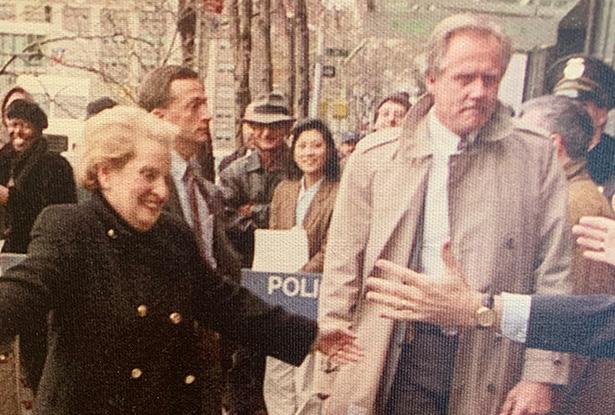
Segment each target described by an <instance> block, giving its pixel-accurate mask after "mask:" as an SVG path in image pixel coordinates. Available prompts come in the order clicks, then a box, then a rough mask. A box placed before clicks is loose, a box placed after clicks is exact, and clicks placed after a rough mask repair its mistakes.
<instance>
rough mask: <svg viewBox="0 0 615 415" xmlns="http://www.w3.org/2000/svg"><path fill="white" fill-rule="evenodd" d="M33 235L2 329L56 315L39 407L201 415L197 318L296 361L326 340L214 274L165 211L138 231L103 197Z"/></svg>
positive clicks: (56, 212) (3, 301)
mask: <svg viewBox="0 0 615 415" xmlns="http://www.w3.org/2000/svg"><path fill="white" fill-rule="evenodd" d="M32 237H33V238H32V242H31V244H30V247H29V249H28V256H27V258H26V259H25V260H24V262H22V263H21V264H20V265H18V266H16V267H14V268H12V269H10V270H9V271H7V272H6V274H5V275H4V276H3V277H1V278H0V334H18V333H19V332H21V331H22V330H24V329H25V328H26V327H28V325H30V324H31V323H32V322H35V321H40V320H41V319H45V318H46V317H47V314H48V312H49V311H51V313H52V318H51V324H50V344H49V352H48V355H47V360H46V364H45V368H44V371H43V376H42V379H41V383H40V386H39V391H38V395H37V401H36V404H35V407H36V412H35V413H37V414H45V415H47V414H49V415H52V414H53V415H63V414H109V415H110V414H140V415H147V414H156V415H164V414H169V415H171V414H173V415H174V414H177V415H180V414H181V415H187V414H195V415H197V414H198V415H200V414H202V413H203V411H202V408H201V405H202V400H203V393H202V390H203V388H204V387H206V386H207V382H208V379H207V378H206V377H205V376H204V375H203V373H204V368H203V367H201V365H200V364H199V362H200V357H199V356H200V355H201V353H200V351H199V350H198V347H199V343H198V341H197V339H198V337H197V335H196V333H197V332H196V331H195V324H196V323H197V322H198V323H199V324H202V325H204V326H207V327H210V328H212V329H214V330H216V331H218V332H220V333H221V334H223V335H225V336H228V337H229V338H232V339H235V340H237V341H238V342H240V343H243V344H245V345H248V346H250V347H253V348H255V349H257V350H261V351H263V352H265V353H268V354H270V355H272V356H275V357H277V358H279V359H282V360H285V361H288V362H290V363H293V364H300V363H301V361H302V360H303V358H304V356H305V355H306V354H307V352H308V349H309V347H310V344H311V342H312V340H313V338H314V336H315V331H316V327H315V325H314V324H313V323H311V322H309V321H307V320H304V319H302V318H300V317H296V316H290V315H288V314H286V313H284V312H283V311H282V310H281V309H279V308H269V307H267V306H265V305H264V304H263V303H262V302H261V301H259V300H257V299H256V298H255V297H253V296H252V295H250V294H249V293H248V292H247V291H245V290H243V289H242V288H239V287H238V286H236V285H234V284H231V283H229V282H227V281H226V280H223V279H221V278H220V277H219V276H218V275H216V274H214V273H213V272H211V271H210V270H209V269H208V268H207V267H206V266H205V265H204V264H203V262H202V260H200V257H199V253H198V248H197V246H196V243H195V241H194V240H193V238H192V235H191V232H190V230H189V228H188V227H186V226H185V225H184V224H182V223H181V222H179V221H177V220H176V219H174V218H172V217H170V216H167V215H166V214H163V215H162V216H161V217H160V219H159V220H158V222H157V223H156V224H155V225H154V226H153V227H152V228H151V229H150V230H149V231H147V232H142V233H140V232H136V231H134V230H133V229H132V228H131V227H130V226H128V225H127V224H126V223H124V222H123V221H122V220H121V219H120V218H119V217H118V216H117V215H116V214H115V212H114V211H113V209H112V208H111V207H110V206H109V205H108V204H107V203H106V202H105V201H104V199H103V197H102V196H100V195H95V196H94V198H93V199H92V200H91V201H89V202H87V203H85V204H84V205H60V206H53V207H50V208H47V209H46V210H44V211H43V213H42V214H41V215H40V217H39V218H38V219H37V222H36V224H35V226H34V229H33V233H32Z"/></svg>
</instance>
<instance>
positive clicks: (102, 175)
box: [98, 140, 171, 232]
mask: <svg viewBox="0 0 615 415" xmlns="http://www.w3.org/2000/svg"><path fill="white" fill-rule="evenodd" d="M170 165H171V158H170V155H169V150H168V149H167V148H166V147H165V146H163V145H162V144H160V143H158V142H155V141H152V140H143V141H141V142H139V143H138V144H137V151H136V154H135V157H133V158H132V159H131V160H130V161H129V162H128V163H126V165H124V167H122V168H119V169H112V168H106V167H100V168H99V170H98V181H99V183H100V186H101V189H102V193H103V195H104V197H105V199H106V200H107V201H108V202H109V204H110V205H111V206H112V207H113V209H114V210H115V211H116V212H117V213H118V214H119V215H120V216H121V217H122V219H124V220H125V221H126V222H127V223H128V224H129V225H130V226H132V227H133V228H135V229H136V230H138V231H141V232H145V231H147V230H149V229H150V228H151V227H152V226H154V224H155V223H156V221H157V220H158V218H159V217H160V212H161V211H162V206H163V205H164V203H165V202H166V201H167V199H168V197H169V191H168V188H167V185H166V182H165V177H166V176H167V175H168V174H169V169H170Z"/></svg>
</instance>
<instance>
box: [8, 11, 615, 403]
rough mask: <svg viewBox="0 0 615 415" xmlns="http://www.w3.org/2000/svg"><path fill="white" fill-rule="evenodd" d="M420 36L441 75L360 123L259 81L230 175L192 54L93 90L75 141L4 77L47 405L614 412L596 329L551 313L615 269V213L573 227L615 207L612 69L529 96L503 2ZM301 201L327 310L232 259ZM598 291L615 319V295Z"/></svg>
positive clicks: (28, 366) (16, 305) (430, 64)
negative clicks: (277, 301) (283, 294)
mask: <svg viewBox="0 0 615 415" xmlns="http://www.w3.org/2000/svg"><path fill="white" fill-rule="evenodd" d="M427 46H428V47H427V67H426V71H425V85H426V88H427V91H426V93H425V94H424V95H423V96H421V97H418V98H417V100H416V101H413V102H414V104H413V105H411V97H410V96H409V95H408V94H407V93H405V92H395V93H393V94H391V95H389V96H386V97H384V98H383V99H382V101H381V102H380V103H379V104H378V105H377V106H376V108H375V111H374V118H373V132H371V133H369V134H367V135H366V136H365V137H363V135H362V134H359V133H357V132H345V133H343V134H341V135H340V136H339V137H338V138H337V139H336V138H335V137H334V134H333V132H332V131H331V130H330V129H329V127H328V126H327V124H326V122H325V121H323V120H321V119H317V118H308V119H301V120H297V119H296V118H295V117H294V116H293V114H291V113H290V111H289V109H288V103H287V101H286V98H285V97H284V96H283V95H281V94H279V93H277V92H271V93H268V94H265V95H263V96H260V97H258V98H256V99H254V100H253V101H252V102H251V103H250V104H249V105H248V106H247V108H246V110H245V113H244V114H243V115H242V119H241V123H242V139H243V141H242V145H241V146H240V147H239V148H238V149H237V150H236V151H235V152H234V153H232V154H230V155H229V156H227V157H225V158H224V159H223V160H221V161H220V163H219V164H218V165H217V171H216V172H215V173H216V174H215V176H217V177H214V173H213V172H214V169H215V167H216V166H215V165H214V161H213V159H211V158H208V157H204V156H203V154H208V153H207V152H206V151H205V152H204V148H207V146H211V132H210V121H211V114H210V112H209V108H208V100H207V95H206V90H205V87H204V83H203V81H202V79H200V78H199V75H198V74H197V73H196V72H195V71H193V70H192V69H190V68H187V67H182V66H176V65H166V66H163V67H159V68H157V69H155V70H153V71H152V72H151V73H149V74H148V75H147V76H146V77H145V79H143V81H142V82H141V85H140V88H139V91H138V106H125V105H118V103H117V102H116V101H115V100H113V99H111V98H107V97H105V98H102V99H98V100H96V101H93V102H92V103H90V105H88V108H87V111H88V116H87V121H86V124H85V125H86V127H85V132H84V138H83V149H82V152H81V153H82V156H81V159H80V160H79V161H78V162H77V163H76V164H75V165H74V166H72V167H71V165H70V164H69V163H68V162H67V161H66V160H65V159H64V158H63V157H62V156H61V155H59V154H56V153H53V152H51V151H49V149H48V146H47V142H46V140H45V137H44V130H45V128H46V127H47V124H48V120H47V116H46V114H45V113H44V111H43V110H42V109H41V107H40V106H39V105H38V104H37V103H35V102H34V99H33V97H32V96H31V95H30V94H28V92H27V91H25V90H24V89H22V88H20V87H15V88H12V89H11V90H10V91H9V92H8V93H7V94H6V95H5V97H4V99H3V101H2V107H1V110H2V122H3V125H4V127H5V129H6V131H7V133H8V137H7V140H6V143H5V144H4V147H2V149H0V209H1V210H0V213H2V215H0V219H2V220H1V222H2V223H1V225H2V232H3V235H4V236H3V239H4V240H5V242H4V246H3V252H13V253H24V254H26V256H25V259H24V260H23V262H21V263H20V264H19V265H17V266H15V267H13V268H11V269H9V270H3V271H4V275H3V276H2V277H1V278H0V334H2V335H5V336H13V335H16V334H19V335H20V336H21V343H20V347H21V348H22V350H23V352H22V353H21V355H22V358H23V360H24V371H25V377H26V379H27V382H28V384H29V385H30V386H31V387H32V389H33V391H34V394H35V411H36V413H39V414H54V415H57V414H60V415H61V414H75V413H80V414H195V415H197V414H198V415H205V414H212V415H213V414H220V413H221V412H222V410H224V411H225V412H226V413H228V414H235V415H244V414H245V415H257V414H258V415H262V414H267V413H268V414H272V415H273V414H276V415H318V414H332V415H345V414H386V415H397V414H399V415H414V414H417V415H418V414H424V415H445V414H448V415H467V414H481V415H483V414H484V415H508V414H511V415H524V414H536V415H543V414H561V415H564V414H579V415H581V414H588V413H592V414H594V415H601V414H605V415H606V414H612V413H615V396H614V395H613V394H612V393H611V392H612V390H611V385H612V384H613V383H615V362H614V361H611V360H606V359H600V358H599V357H600V356H610V355H611V354H610V352H608V350H607V352H605V351H604V347H605V346H604V343H603V342H602V343H601V342H599V340H592V341H591V343H590V341H589V340H584V339H585V337H584V336H583V334H578V333H574V334H571V333H569V332H566V331H565V327H564V326H565V325H566V321H565V320H563V322H561V321H559V320H556V318H557V317H553V316H551V315H550V314H547V312H548V310H549V307H550V305H549V304H551V303H549V301H552V299H553V298H556V299H560V298H568V297H557V295H560V294H583V295H587V294H607V295H608V294H612V295H615V268H614V267H613V266H612V265H610V264H607V263H604V262H605V261H604V258H603V257H602V256H603V253H604V252H606V249H607V248H608V249H613V250H615V242H613V247H611V246H610V245H609V244H608V243H607V241H606V237H605V236H602V235H601V236H595V234H593V233H592V232H593V231H592V230H591V229H594V230H595V229H601V230H604V229H606V228H608V225H605V224H604V223H603V222H600V223H602V224H601V225H595V224H594V226H593V228H592V227H591V226H590V228H591V229H590V230H589V231H588V230H587V229H586V228H582V229H581V230H579V229H578V228H576V229H577V230H576V232H577V233H579V234H580V235H582V239H584V246H585V249H586V248H587V247H589V248H590V249H591V252H589V253H587V252H585V253H584V252H583V249H584V248H583V247H581V246H577V247H575V246H574V239H573V236H572V233H571V228H572V227H573V226H575V225H577V224H579V223H584V221H586V219H583V218H584V217H586V216H594V217H601V219H600V220H603V221H609V220H610V219H613V220H615V214H614V213H613V210H612V207H611V197H612V196H613V194H614V193H615V190H614V189H615V144H614V143H615V138H613V137H611V136H609V135H607V134H606V133H605V132H604V127H605V125H606V120H607V115H608V111H609V110H610V109H612V108H613V107H614V106H615V71H613V69H612V68H610V67H609V66H608V65H606V64H605V63H603V62H601V61H599V60H598V59H595V58H592V57H589V56H585V55H578V54H576V55H570V56H566V57H564V58H562V59H560V60H558V61H556V62H555V63H554V64H553V66H552V67H551V68H550V69H549V71H548V73H547V85H546V87H547V88H548V95H545V96H543V97H538V98H534V99H531V100H528V101H527V102H525V103H524V104H523V105H522V106H521V108H519V109H517V111H516V114H513V111H512V110H511V109H510V108H508V107H507V106H505V105H504V104H502V103H501V102H500V101H499V100H498V89H499V85H500V81H501V80H502V77H503V75H504V72H505V70H506V68H507V66H508V62H509V60H510V57H511V54H512V50H513V49H512V42H511V39H510V38H509V37H508V36H507V35H506V34H505V33H504V32H503V31H502V29H501V28H500V27H499V26H498V25H497V24H495V23H494V22H492V21H491V20H489V19H487V18H485V17H484V16H477V15H471V14H463V15H455V16H451V17H449V18H446V19H444V20H443V21H442V22H440V23H439V24H438V25H437V26H436V28H435V29H434V31H433V33H432V35H431V37H430V40H429V43H428V45H427ZM73 168H74V171H73ZM606 223H607V224H610V223H611V222H606ZM612 223H614V224H615V222H612ZM577 226H578V225H577ZM295 227H299V228H302V229H303V230H305V234H306V236H307V243H308V260H307V262H305V264H303V265H302V266H301V267H300V268H299V269H297V272H305V273H318V274H322V279H321V283H320V295H319V309H318V320H317V322H313V321H309V320H307V319H305V318H303V317H299V316H296V315H293V314H289V313H287V312H285V311H284V310H283V309H281V308H279V307H271V306H267V305H266V304H265V303H263V302H262V301H261V300H259V299H258V298H257V297H255V296H254V295H253V294H251V293H250V292H248V291H247V290H245V289H243V288H240V285H239V283H240V278H241V269H242V268H250V267H251V264H252V261H253V258H254V249H255V231H256V230H258V229H272V230H288V229H292V228H295ZM614 234H615V233H614ZM587 235H589V236H587ZM583 236H585V238H583ZM614 241H615V239H614ZM582 242H583V241H582ZM276 254H277V253H276V252H272V253H270V255H271V256H272V257H273V258H275V255H276ZM596 258H598V259H602V261H595V260H594V259H596ZM613 258H615V254H614V255H613ZM606 262H608V261H606ZM611 263H612V264H615V259H614V260H613V261H612V262H611ZM271 271H272V272H275V271H276V270H275V269H272V270H271ZM530 294H535V295H534V296H532V297H530V296H529V295H530ZM553 295H556V296H555V297H553ZM584 298H585V300H584V301H585V303H583V304H584V307H589V306H592V307H593V306H596V303H597V304H598V305H597V307H601V310H603V312H602V314H600V315H599V316H598V317H592V318H594V319H595V322H594V320H591V321H592V322H594V326H596V325H600V327H602V326H604V324H603V323H601V321H603V320H604V319H607V320H612V318H613V316H612V315H611V314H608V313H612V308H613V307H611V303H612V300H611V299H610V297H598V298H594V297H584ZM558 301H560V302H562V301H563V303H562V304H568V303H566V302H565V301H568V300H558ZM570 301H573V300H570ZM605 303H606V305H605ZM570 304H571V305H572V304H578V303H573V302H571V303H570ZM579 307H581V306H579ZM605 309H606V310H607V311H606V312H605V311H604V310H605ZM536 310H539V311H536ZM592 310H593V309H592ZM605 313H606V314H605ZM544 315H548V316H550V318H552V319H554V320H553V321H551V320H549V318H544ZM587 315H588V313H584V314H582V316H581V317H587ZM567 316H568V317H569V318H571V319H573V318H578V319H579V320H578V321H580V322H582V321H584V320H581V317H577V316H572V313H571V312H570V313H569V314H567ZM592 316H593V314H592ZM541 318H542V319H541ZM600 318H602V319H603V320H600ZM571 321H577V320H571ZM579 325H581V323H578V325H577V326H575V327H578V326H579ZM592 327H593V326H592ZM550 330H551V331H550ZM543 332H548V334H545V335H544V337H540V336H542V333H543ZM537 333H538V334H537ZM585 334H586V335H587V336H590V335H592V334H593V331H591V327H590V329H588V331H587V332H585ZM502 335H504V336H505V337H503V336H502ZM549 335H550V337H549ZM558 336H559V337H558ZM562 336H564V337H565V338H566V339H569V340H570V341H569V342H568V343H567V344H566V342H563V341H561V337H562ZM592 339H594V338H593V337H592ZM596 343H597V344H598V346H596ZM573 346H574V347H573ZM576 351H581V352H585V353H584V354H583V355H575V354H570V353H564V352H576ZM587 355H592V356H587Z"/></svg>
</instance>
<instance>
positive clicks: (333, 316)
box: [319, 95, 571, 415]
mask: <svg viewBox="0 0 615 415" xmlns="http://www.w3.org/2000/svg"><path fill="white" fill-rule="evenodd" d="M431 105H432V98H431V97H430V96H429V95H428V96H425V97H423V98H422V99H421V100H420V101H419V102H418V103H417V105H415V107H413V108H412V109H411V111H410V112H409V113H408V116H407V118H406V123H405V127H403V128H401V129H396V130H389V132H385V133H384V134H376V135H374V136H372V137H371V138H367V139H364V141H363V142H362V143H360V144H359V146H358V148H357V150H356V151H355V153H354V154H353V155H352V156H351V158H350V160H349V162H348V164H347V166H346V170H345V172H344V175H343V177H342V181H341V184H340V190H339V192H338V197H337V202H336V206H335V209H334V212H333V217H332V222H331V227H330V229H329V240H328V246H327V252H326V255H325V271H324V278H323V283H322V286H321V290H320V305H319V324H320V325H321V327H323V328H327V327H338V326H345V327H348V326H352V327H353V328H354V329H355V330H356V332H357V334H358V338H359V343H360V344H361V346H362V347H363V348H364V350H365V356H366V357H365V358H364V359H363V360H361V361H360V362H359V363H357V364H353V365H346V366H342V367H341V368H340V369H339V371H338V373H337V375H336V378H335V382H334V384H333V386H332V389H331V391H330V392H331V397H330V398H329V399H328V400H327V401H328V402H327V403H326V405H327V408H328V411H327V413H329V414H335V415H345V414H377V413H382V411H381V409H382V407H383V405H384V404H385V403H386V400H387V399H388V395H389V389H390V385H391V381H392V379H393V377H394V374H395V369H396V363H397V359H398V357H399V351H400V345H401V341H402V336H403V334H404V324H403V323H398V324H393V323H392V322H390V321H386V320H384V319H382V318H380V317H379V315H378V314H379V313H378V307H376V306H374V305H372V304H368V303H366V302H364V301H362V299H363V298H364V286H363V281H364V279H365V277H367V276H368V275H370V274H371V273H372V272H373V268H374V263H375V262H376V260H377V259H379V258H385V259H389V260H392V261H394V262H396V263H398V264H401V265H408V264H411V265H413V266H414V267H417V265H418V263H417V262H416V261H414V260H413V258H418V257H420V256H419V255H418V250H417V249H416V248H417V241H416V235H417V230H418V227H419V225H420V222H421V219H422V209H423V202H424V197H425V191H426V186H427V176H428V173H429V170H430V165H431V155H430V152H431V149H430V145H429V142H428V135H429V132H428V127H427V124H428V123H427V122H426V114H427V112H428V111H429V108H430V107H431ZM565 186H566V183H565V177H564V175H563V173H562V171H561V168H560V167H559V165H558V162H557V159H556V157H555V154H554V151H553V149H552V146H551V143H550V142H549V141H548V140H546V139H545V138H544V137H541V136H538V135H536V134H533V133H531V132H529V131H523V130H516V129H515V128H514V126H513V124H512V120H511V118H510V111H507V109H506V108H503V107H501V106H500V107H498V109H497V110H496V113H495V114H494V116H493V118H492V119H491V121H490V122H489V123H488V124H487V125H486V126H485V127H484V128H483V129H482V130H481V131H480V133H479V135H478V137H477V139H476V141H475V142H474V143H473V144H472V145H470V146H469V147H468V148H467V149H466V150H464V151H463V152H461V153H459V154H457V155H454V156H452V158H451V161H450V177H449V223H450V232H451V240H452V248H453V253H454V255H455V257H456V258H457V259H458V260H459V262H460V265H461V267H462V271H463V273H464V275H465V276H466V278H467V282H468V283H469V284H470V285H471V286H472V287H474V288H476V289H479V290H481V291H491V292H494V293H499V292H501V291H507V292H515V293H532V292H542V293H547V292H550V293H560V292H566V291H568V283H567V276H568V273H569V265H570V250H571V235H570V233H569V227H568V225H567V223H566V187H565ZM411 329H412V328H411V324H410V330H411ZM567 373H568V365H567V359H566V356H564V355H562V354H559V353H553V352H544V351H537V350H527V351H526V350H525V348H524V346H523V345H522V344H515V343H513V342H511V341H509V340H507V339H504V338H502V337H500V336H498V335H497V334H496V333H495V331H490V330H484V331H481V330H476V329H466V330H463V331H462V332H461V334H460V339H459V349H458V354H457V357H456V365H455V374H454V381H453V386H452V389H451V398H450V405H449V414H452V415H468V414H480V415H491V414H497V411H498V409H499V407H500V406H501V405H502V403H503V401H504V399H505V397H506V394H507V393H508V392H509V390H510V389H511V388H512V387H513V386H514V385H515V384H516V383H517V382H518V381H519V380H520V379H521V377H523V378H525V379H526V380H530V381H537V382H548V383H565V382H566V380H567V379H566V378H567Z"/></svg>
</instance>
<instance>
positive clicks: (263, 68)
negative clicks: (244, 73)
mask: <svg viewBox="0 0 615 415" xmlns="http://www.w3.org/2000/svg"><path fill="white" fill-rule="evenodd" d="M259 9H260V10H259V14H258V19H257V20H256V30H257V31H256V33H257V35H258V40H257V42H258V47H257V50H258V51H259V58H258V61H259V67H260V68H258V72H257V73H258V75H257V77H256V79H257V82H258V85H254V87H256V90H257V91H258V92H259V93H269V92H271V90H272V88H273V79H272V78H273V63H272V61H271V0H260V7H259ZM254 63H255V64H256V60H255V62H254Z"/></svg>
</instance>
